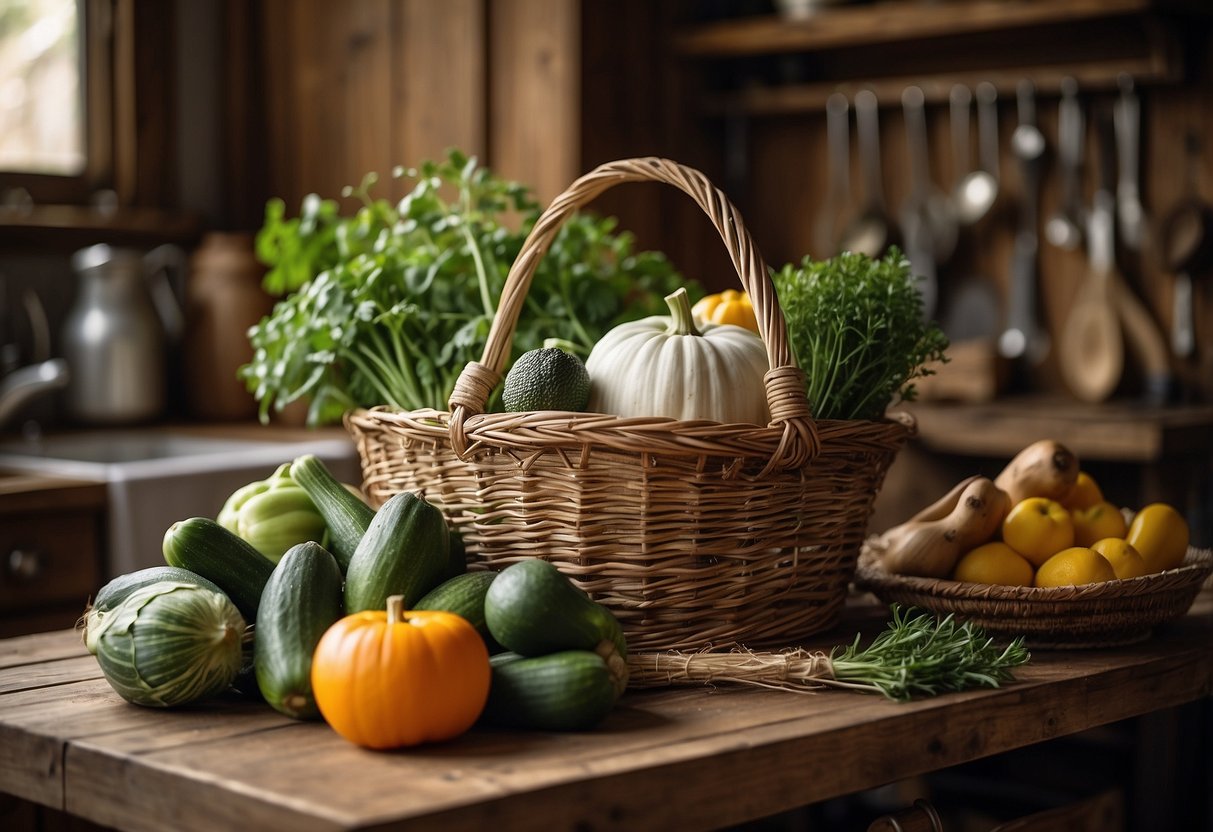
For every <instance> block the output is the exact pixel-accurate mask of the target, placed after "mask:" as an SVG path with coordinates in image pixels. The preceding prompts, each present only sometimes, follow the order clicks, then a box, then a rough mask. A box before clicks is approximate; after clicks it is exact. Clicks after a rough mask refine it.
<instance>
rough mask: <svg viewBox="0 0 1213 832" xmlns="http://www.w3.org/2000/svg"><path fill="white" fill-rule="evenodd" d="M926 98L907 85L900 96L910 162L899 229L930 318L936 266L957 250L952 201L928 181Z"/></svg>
mask: <svg viewBox="0 0 1213 832" xmlns="http://www.w3.org/2000/svg"><path fill="white" fill-rule="evenodd" d="M925 101H926V99H925V97H924V96H923V92H922V90H921V89H920V88H918V87H907V88H906V89H905V90H904V91H903V92H902V95H901V105H902V109H903V111H904V113H905V122H906V145H907V150H908V155H909V161H910V192H909V195H908V196H907V197H906V201H905V204H904V205H903V206H902V210H901V228H902V238H903V239H904V241H905V248H906V255H907V256H908V257H909V258H910V265H911V267H912V268H913V270H914V274H915V275H916V276H917V277H918V287H919V291H920V293H921V294H922V307H923V315H925V316H926V317H928V318H930V317H932V316H933V315H934V314H935V304H936V300H937V299H938V294H939V280H938V274H937V269H938V266H939V264H940V263H941V262H943V261H945V260H946V259H947V258H949V257H951V256H952V252H953V251H955V249H956V231H957V226H956V215H955V214H954V213H953V211H952V201H951V200H950V199H948V197H947V195H946V194H944V193H943V192H942V191H940V190H939V189H938V188H936V187H935V186H934V184H933V183H932V182H931V171H930V164H931V160H930V154H929V153H928V151H927V119H926V107H925Z"/></svg>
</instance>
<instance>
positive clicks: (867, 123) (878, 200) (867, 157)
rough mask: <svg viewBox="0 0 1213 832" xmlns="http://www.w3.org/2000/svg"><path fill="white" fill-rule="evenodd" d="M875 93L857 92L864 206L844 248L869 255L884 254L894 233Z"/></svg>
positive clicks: (849, 229) (843, 242)
mask: <svg viewBox="0 0 1213 832" xmlns="http://www.w3.org/2000/svg"><path fill="white" fill-rule="evenodd" d="M877 107H878V102H877V101H876V93H874V92H872V91H871V90H861V91H860V92H858V93H856V94H855V125H856V128H857V130H858V131H859V157H860V162H861V167H862V173H863V188H864V207H863V210H862V211H861V212H860V214H859V216H858V217H856V218H855V220H854V221H852V222H851V224H850V225H849V226H847V229H846V231H845V232H844V233H843V235H842V240H841V247H842V249H843V250H844V251H854V252H858V253H860V254H866V255H868V256H869V257H879V256H881V255H882V254H884V250H885V247H886V246H888V244H889V241H890V240H891V239H892V236H893V230H892V227H893V223H892V221H891V220H890V219H889V214H888V211H887V210H886V208H885V201H884V189H883V186H882V184H881V173H880V122H879V115H878V113H877Z"/></svg>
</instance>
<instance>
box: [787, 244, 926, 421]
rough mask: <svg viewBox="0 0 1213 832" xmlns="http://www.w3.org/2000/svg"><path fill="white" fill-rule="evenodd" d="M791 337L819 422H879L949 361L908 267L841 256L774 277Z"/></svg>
mask: <svg viewBox="0 0 1213 832" xmlns="http://www.w3.org/2000/svg"><path fill="white" fill-rule="evenodd" d="M773 279H774V281H775V291H776V294H777V295H778V296H779V302H780V306H781V308H782V309H783V314H784V317H785V318H786V319H787V325H788V340H789V342H790V343H791V345H792V351H793V353H794V354H795V355H796V359H797V362H798V363H799V364H800V367H801V369H803V370H804V371H805V375H806V376H807V379H808V382H807V383H808V397H809V404H810V405H811V406H812V408H813V415H814V416H815V417H816V418H818V419H879V418H881V417H882V416H883V415H884V412H885V410H886V409H887V408H888V407H889V405H891V404H893V403H895V402H897V401H898V400H899V399H900V400H904V401H910V400H912V399H913V398H914V396H915V389H914V385H913V384H912V383H911V382H912V380H913V379H915V378H919V377H922V376H927V375H931V374H932V372H933V371H932V370H931V369H930V368H929V366H928V365H929V364H930V363H931V362H932V361H937V360H942V361H946V360H947V359H946V356H945V355H944V351H945V350H946V349H947V347H948V339H947V337H946V336H945V335H944V334H943V331H942V330H941V329H940V328H939V327H938V326H937V325H936V324H935V323H934V322H931V321H928V320H926V319H925V318H924V316H923V307H922V298H921V296H920V294H919V291H918V288H917V286H916V285H915V279H914V276H913V274H912V272H911V271H910V262H909V260H907V259H906V258H905V256H904V255H902V253H901V252H900V251H898V250H897V249H896V248H890V249H889V251H888V253H887V254H886V255H885V256H884V257H882V258H879V259H877V258H871V257H867V256H865V255H862V254H855V253H852V252H844V253H842V254H840V255H838V256H837V257H834V258H832V259H830V260H820V261H814V260H812V259H810V258H808V257H806V258H804V260H803V261H802V262H801V263H800V265H799V266H796V265H793V264H788V265H785V266H784V267H783V268H782V269H780V270H779V271H777V272H775V273H774V275H773Z"/></svg>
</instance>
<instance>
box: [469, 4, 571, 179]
mask: <svg viewBox="0 0 1213 832" xmlns="http://www.w3.org/2000/svg"><path fill="white" fill-rule="evenodd" d="M488 19H489V71H490V76H489V77H490V78H491V79H492V82H491V85H490V86H491V88H490V90H489V162H490V163H491V164H492V166H493V168H494V169H495V170H496V171H497V172H498V173H500V174H502V175H503V176H505V177H507V178H510V179H515V180H518V181H520V182H525V183H527V184H529V185H531V186H533V187H534V189H535V193H536V195H537V196H538V197H539V199H540V201H542V202H546V201H548V200H550V199H551V198H552V197H554V196H556V195H557V194H558V193H560V191H562V190H563V189H564V188H565V187H566V186H567V185H568V184H569V183H570V182H571V181H572V180H573V179H575V178H576V177H577V176H578V175H580V174H581V173H582V170H581V159H580V153H579V148H580V126H581V117H580V113H581V107H582V105H583V102H582V101H581V98H580V62H581V60H580V44H581V28H580V27H581V23H580V4H579V3H578V2H577V1H576V0H493V2H492V3H490V4H489V18H488ZM584 103H585V104H587V105H589V106H592V102H584Z"/></svg>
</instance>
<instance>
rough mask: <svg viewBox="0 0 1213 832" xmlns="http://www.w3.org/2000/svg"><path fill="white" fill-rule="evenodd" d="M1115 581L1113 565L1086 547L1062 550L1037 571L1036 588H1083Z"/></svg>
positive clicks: (1072, 547)
mask: <svg viewBox="0 0 1213 832" xmlns="http://www.w3.org/2000/svg"><path fill="white" fill-rule="evenodd" d="M1114 580H1116V572H1115V571H1114V570H1113V569H1112V564H1110V563H1108V561H1107V560H1106V559H1105V558H1104V556H1103V555H1101V554H1099V553H1098V552H1096V551H1095V550H1094V549H1088V548H1087V547H1086V546H1071V547H1070V548H1069V549H1062V550H1061V551H1060V552H1058V553H1057V554H1055V555H1054V556H1053V557H1051V558H1049V559H1048V560H1046V561H1045V562H1044V563H1043V564H1041V567H1040V568H1039V569H1037V570H1036V586H1081V585H1082V584H1097V583H1101V582H1103V581H1114Z"/></svg>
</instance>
